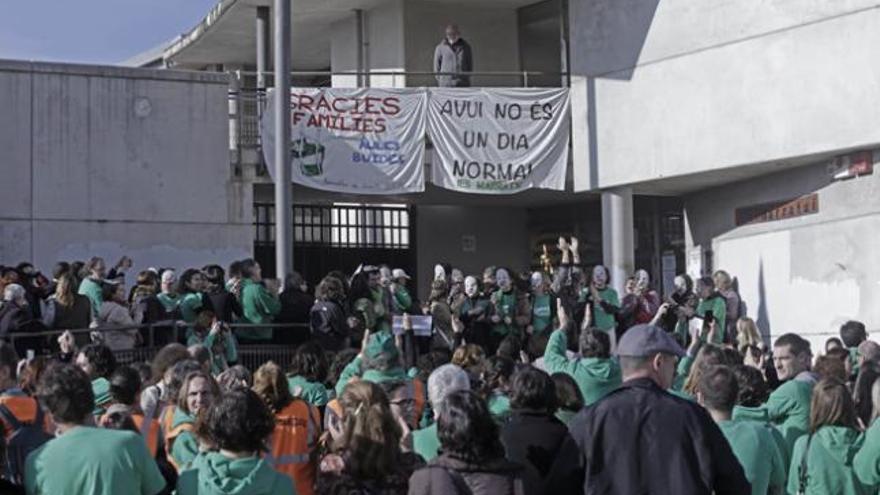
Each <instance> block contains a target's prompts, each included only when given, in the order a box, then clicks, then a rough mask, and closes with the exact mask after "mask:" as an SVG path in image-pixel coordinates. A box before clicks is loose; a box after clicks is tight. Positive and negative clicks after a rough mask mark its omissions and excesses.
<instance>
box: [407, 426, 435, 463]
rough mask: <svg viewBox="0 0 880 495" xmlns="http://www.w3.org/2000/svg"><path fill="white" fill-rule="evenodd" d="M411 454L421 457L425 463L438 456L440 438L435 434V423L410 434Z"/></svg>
mask: <svg viewBox="0 0 880 495" xmlns="http://www.w3.org/2000/svg"><path fill="white" fill-rule="evenodd" d="M412 440H413V452H415V453H416V454H419V455H420V456H422V459H424V460H425V462H430V461H432V460H434V458H435V457H437V456H438V455H440V437H439V436H438V434H437V423H434V424H432V425H431V426H428V427H427V428H422V429H421V430H416V431H414V432H412Z"/></svg>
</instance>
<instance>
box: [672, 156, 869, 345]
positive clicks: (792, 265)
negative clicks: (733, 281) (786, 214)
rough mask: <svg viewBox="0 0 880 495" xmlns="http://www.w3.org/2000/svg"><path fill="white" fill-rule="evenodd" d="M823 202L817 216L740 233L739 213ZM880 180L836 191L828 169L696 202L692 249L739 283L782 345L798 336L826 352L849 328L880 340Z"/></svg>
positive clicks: (719, 191) (753, 311)
mask: <svg viewBox="0 0 880 495" xmlns="http://www.w3.org/2000/svg"><path fill="white" fill-rule="evenodd" d="M814 192H816V193H818V196H819V213H817V214H813V215H806V216H802V217H798V218H792V219H788V220H780V221H774V222H766V223H759V224H753V225H744V226H740V227H737V226H736V225H735V221H734V218H735V210H736V209H737V208H740V207H743V206H750V205H759V204H764V203H768V202H772V201H779V200H785V199H790V198H795V197H800V196H802V195H806V194H811V193H814ZM878 192H880V173H876V172H875V174H874V175H871V176H864V177H860V178H857V179H851V180H848V181H842V182H831V179H830V173H829V171H828V162H827V161H824V162H820V163H816V164H814V165H809V166H805V167H800V168H796V169H792V170H789V171H786V172H781V173H779V174H775V175H771V176H766V177H763V178H760V179H753V180H748V181H744V182H738V183H734V184H730V185H727V186H724V187H720V188H715V189H711V190H708V191H704V192H702V193H700V194H696V195H692V196H688V197H687V198H686V202H685V209H686V213H687V217H688V223H689V226H690V232H689V235H688V236H687V237H688V247H689V248H692V247H694V246H701V247H703V248H704V249H712V251H713V253H714V254H713V259H714V262H713V268H714V269H724V270H727V271H729V272H730V273H731V275H733V276H735V277H737V279H738V281H739V288H740V293H741V295H742V296H743V299H744V300H745V301H746V303H747V306H748V313H749V316H751V317H753V318H755V319H756V321H757V322H758V324H759V327H760V328H761V329H762V330H763V331H764V332H765V333H769V334H771V335H772V337H773V338H774V339H775V338H776V337H777V336H779V335H781V334H782V333H785V332H796V333H799V334H801V335H803V336H805V337H807V338H809V339H810V341H811V342H812V344H813V348H814V351H815V350H817V349H818V350H821V349H824V347H823V346H824V342H825V340H826V339H827V338H828V337H830V336H832V335H837V333H838V330H839V326H840V324H841V323H843V322H844V321H846V320H849V319H856V320H860V321H863V322H864V323H865V324H866V325H867V327H868V329H869V331H871V332H873V333H874V336H875V338H878V337H880V334H878V332H880V306H878V305H877V304H876V301H877V300H878V299H880V285H878V284H880V283H878V281H880V258H878V257H877V255H876V253H877V252H880V236H878V235H877V234H876V233H877V232H880V195H878Z"/></svg>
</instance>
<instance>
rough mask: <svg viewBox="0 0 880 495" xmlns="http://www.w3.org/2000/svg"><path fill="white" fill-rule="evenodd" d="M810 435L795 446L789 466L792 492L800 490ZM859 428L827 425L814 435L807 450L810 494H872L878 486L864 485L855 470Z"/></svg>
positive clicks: (789, 491)
mask: <svg viewBox="0 0 880 495" xmlns="http://www.w3.org/2000/svg"><path fill="white" fill-rule="evenodd" d="M807 438H808V435H804V436H802V437H800V438H799V439H798V440H797V442H796V443H795V445H794V453H793V455H792V457H791V466H789V468H788V493H790V494H795V493H798V482H799V477H798V473H799V472H800V467H801V460H802V459H803V456H804V453H805V451H806V446H807ZM861 443H862V437H861V435H860V434H859V432H858V431H856V430H853V429H851V428H847V427H845V426H823V427H821V428H819V430H818V431H817V432H816V433H814V434H813V438H812V440H811V441H810V450H809V452H808V453H807V473H808V476H807V487H806V495H831V494H833V495H869V494H875V493H877V488H876V487H871V486H868V485H865V484H863V483H862V482H861V481H859V479H858V478H857V477H856V474H855V473H854V471H853V466H852V459H853V457H855V454H856V452H857V451H858V450H859V448H860V447H861Z"/></svg>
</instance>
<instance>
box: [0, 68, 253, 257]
mask: <svg viewBox="0 0 880 495" xmlns="http://www.w3.org/2000/svg"><path fill="white" fill-rule="evenodd" d="M227 91H228V76H227V75H225V74H210V73H205V72H191V73H184V72H179V71H175V72H169V71H160V70H148V69H130V68H118V67H93V66H78V65H65V64H46V63H33V62H11V61H0V105H2V107H3V108H4V109H6V111H4V112H2V113H0V130H2V132H0V177H3V179H2V183H3V185H4V201H3V208H2V209H0V263H2V264H6V265H14V264H16V263H18V262H20V261H26V260H29V261H32V262H34V263H35V264H36V265H37V266H39V267H40V268H42V269H44V270H48V269H51V267H52V265H53V264H54V263H55V262H56V261H59V260H81V259H88V257H90V256H94V255H98V256H104V257H106V258H107V261H108V263H112V262H115V261H116V260H117V259H118V258H119V257H120V256H122V255H128V256H130V257H131V258H132V259H133V260H134V262H135V267H134V268H135V269H142V268H146V267H148V266H202V265H204V264H205V263H209V262H210V263H223V264H224V265H225V264H226V263H228V262H229V261H231V260H233V259H241V258H243V257H246V256H250V253H251V252H252V249H253V236H254V234H253V227H252V219H251V215H252V207H251V206H250V203H251V202H252V200H251V196H252V194H251V193H250V192H249V188H247V187H243V185H242V183H241V182H237V181H236V180H235V179H234V177H233V174H232V169H231V168H230V164H229V154H228V151H227V148H228V146H227V143H228V136H229V128H228V117H227V111H226V100H227ZM245 205H247V207H245Z"/></svg>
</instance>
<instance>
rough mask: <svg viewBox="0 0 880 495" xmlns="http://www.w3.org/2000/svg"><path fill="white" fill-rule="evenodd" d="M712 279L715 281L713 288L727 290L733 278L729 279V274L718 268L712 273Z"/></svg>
mask: <svg viewBox="0 0 880 495" xmlns="http://www.w3.org/2000/svg"><path fill="white" fill-rule="evenodd" d="M712 281H713V282H714V283H715V288H716V289H718V290H719V291H726V290H729V289H730V287H731V286H732V285H733V279H731V278H730V274H729V273H727V272H726V271H724V270H718V271H716V272H715V273H714V274H712Z"/></svg>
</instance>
